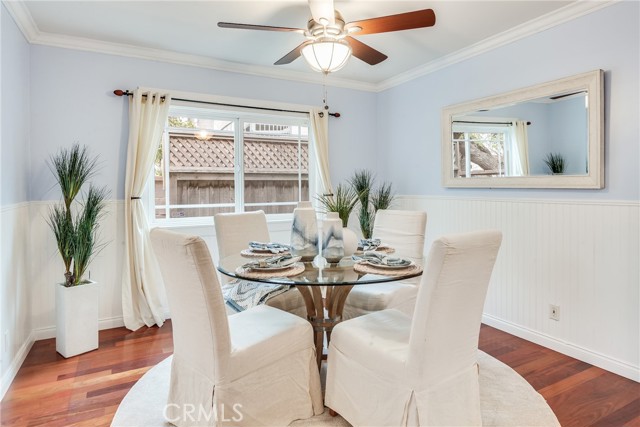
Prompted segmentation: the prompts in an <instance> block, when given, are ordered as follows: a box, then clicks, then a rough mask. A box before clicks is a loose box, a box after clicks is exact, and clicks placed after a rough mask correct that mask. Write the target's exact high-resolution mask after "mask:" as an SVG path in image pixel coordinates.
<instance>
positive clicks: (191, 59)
mask: <svg viewBox="0 0 640 427" xmlns="http://www.w3.org/2000/svg"><path fill="white" fill-rule="evenodd" d="M31 43H32V44H38V45H44V46H51V47H60V48H65V49H75V50H83V51H87V52H94V53H101V54H108V55H116V56H125V57H130V58H138V59H145V60H150V61H160V62H168V63H172V64H178V65H187V66H193V67H200V68H208V69H212V70H217V71H226V72H231V73H241V74H248V75H253V76H258V77H270V78H275V79H281V80H290V81H297V82H304V83H313V84H319V85H321V84H322V83H323V81H322V74H320V73H315V72H314V73H305V72H300V71H292V70H284V69H280V70H277V69H273V68H270V67H265V66H261V65H248V64H241V63H236V62H229V61H222V60H219V59H214V58H210V57H206V56H202V55H193V54H187V53H180V52H173V51H168V50H163V49H153V48H146V47H140V46H133V45H127V44H122V43H111V42H104V41H100V40H94V39H86V38H80V37H72V36H66V35H61V34H52V33H43V32H41V33H40V34H39V36H38V37H37V38H36V39H35V40H33V41H32V42H31ZM326 85H327V86H334V87H344V88H349V89H358V90H362V91H368V92H374V91H375V90H376V85H375V84H373V83H365V82H358V81H354V80H349V79H342V78H339V77H336V76H334V75H330V76H329V78H328V79H327V80H326Z"/></svg>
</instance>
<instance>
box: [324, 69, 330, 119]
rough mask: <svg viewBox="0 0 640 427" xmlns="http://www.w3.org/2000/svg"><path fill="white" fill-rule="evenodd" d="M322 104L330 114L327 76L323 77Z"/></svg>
mask: <svg viewBox="0 0 640 427" xmlns="http://www.w3.org/2000/svg"><path fill="white" fill-rule="evenodd" d="M322 104H323V105H324V109H325V110H326V111H327V112H329V105H327V75H326V74H323V76H322Z"/></svg>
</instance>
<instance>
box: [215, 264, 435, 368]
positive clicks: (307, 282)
mask: <svg viewBox="0 0 640 427" xmlns="http://www.w3.org/2000/svg"><path fill="white" fill-rule="evenodd" d="M246 263H247V258H245V257H244V256H242V255H241V254H237V255H231V256H228V257H225V258H223V259H221V260H220V263H219V265H218V271H220V273H222V274H224V275H226V276H229V277H233V278H237V279H243V280H249V281H252V282H262V283H270V284H279V285H291V286H295V287H296V288H297V289H298V290H299V291H300V294H301V295H302V297H303V299H304V302H305V306H306V309H307V320H308V321H309V322H310V323H311V325H312V326H313V333H314V341H315V346H316V361H317V363H318V368H320V366H321V364H322V355H323V350H324V337H325V334H326V337H327V345H328V343H329V342H330V340H331V331H332V330H333V327H334V326H335V325H337V324H338V323H340V322H341V321H342V312H343V309H344V305H345V301H346V299H347V296H348V295H349V292H350V291H351V289H352V288H353V287H354V286H360V285H366V284H373V283H385V282H393V281H398V280H403V279H408V278H411V277H416V276H420V275H421V274H422V267H421V266H419V265H414V266H413V268H409V269H402V270H384V269H375V268H374V269H370V270H369V271H367V270H363V269H362V268H361V266H359V267H356V268H355V269H354V266H355V261H353V260H352V258H351V257H345V258H342V259H341V260H340V262H338V263H327V264H326V266H324V267H322V268H319V267H318V266H316V265H315V264H314V263H312V262H304V263H299V264H298V270H297V271H300V273H298V274H296V275H293V276H288V277H283V275H278V273H275V272H274V273H273V274H272V275H259V276H257V275H255V274H251V273H250V272H249V271H247V270H246V269H243V268H241V267H242V266H243V265H244V264H246ZM300 264H302V265H300ZM303 266H304V269H303ZM367 273H374V274H367Z"/></svg>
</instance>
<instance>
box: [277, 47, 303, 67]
mask: <svg viewBox="0 0 640 427" xmlns="http://www.w3.org/2000/svg"><path fill="white" fill-rule="evenodd" d="M307 43H309V42H304V43H300V44H299V45H298V46H296V48H295V49H293V50H292V51H291V52H289V53H287V54H286V55H285V56H283V57H282V58H280V59H278V60H277V61H276V62H275V63H274V64H273V65H284V64H291V63H292V62H293V61H295V60H296V59H298V58H299V57H300V55H302V48H303V47H304V46H305V45H306V44H307Z"/></svg>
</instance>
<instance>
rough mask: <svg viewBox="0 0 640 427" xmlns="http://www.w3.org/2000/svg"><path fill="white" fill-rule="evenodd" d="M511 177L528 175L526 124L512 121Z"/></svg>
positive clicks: (520, 121)
mask: <svg viewBox="0 0 640 427" xmlns="http://www.w3.org/2000/svg"><path fill="white" fill-rule="evenodd" d="M509 163H510V164H509V166H510V168H509V169H510V174H509V175H511V176H524V175H529V142H528V140H527V122H525V121H522V120H514V121H513V122H511V156H510V162H509Z"/></svg>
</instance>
